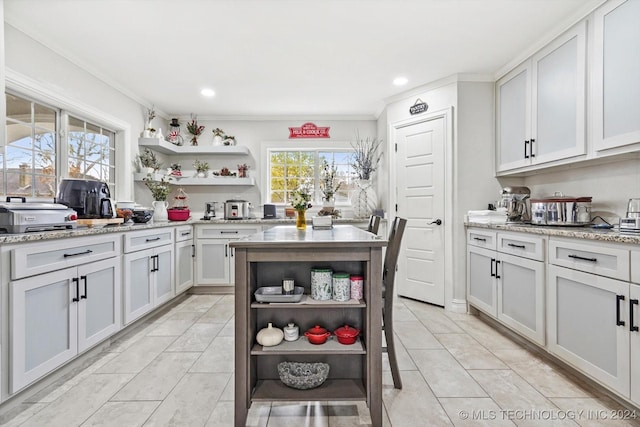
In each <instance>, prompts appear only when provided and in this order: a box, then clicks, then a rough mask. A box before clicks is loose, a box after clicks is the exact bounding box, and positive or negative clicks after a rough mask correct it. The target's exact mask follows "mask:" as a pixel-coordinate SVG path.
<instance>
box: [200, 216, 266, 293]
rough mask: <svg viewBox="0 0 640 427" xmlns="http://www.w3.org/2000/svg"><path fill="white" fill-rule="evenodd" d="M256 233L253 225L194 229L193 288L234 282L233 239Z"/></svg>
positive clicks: (210, 226)
mask: <svg viewBox="0 0 640 427" xmlns="http://www.w3.org/2000/svg"><path fill="white" fill-rule="evenodd" d="M258 231H260V226H254V225H241V224H239V225H234V224H229V225H226V224H219V225H197V226H196V285H216V286H233V285H234V283H235V268H234V265H235V261H234V256H233V255H234V252H233V250H232V248H230V247H229V243H230V242H231V241H233V240H237V239H240V238H242V237H243V236H248V235H251V234H254V233H257V232H258Z"/></svg>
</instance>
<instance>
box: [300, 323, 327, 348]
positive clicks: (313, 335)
mask: <svg viewBox="0 0 640 427" xmlns="http://www.w3.org/2000/svg"><path fill="white" fill-rule="evenodd" d="M330 335H331V332H329V331H327V330H326V329H325V328H321V327H320V326H319V325H316V326H314V327H313V328H311V329H308V330H307V331H306V332H305V333H304V336H305V337H307V338H308V339H309V342H310V343H311V344H324V343H325V341H327V338H329V336H330Z"/></svg>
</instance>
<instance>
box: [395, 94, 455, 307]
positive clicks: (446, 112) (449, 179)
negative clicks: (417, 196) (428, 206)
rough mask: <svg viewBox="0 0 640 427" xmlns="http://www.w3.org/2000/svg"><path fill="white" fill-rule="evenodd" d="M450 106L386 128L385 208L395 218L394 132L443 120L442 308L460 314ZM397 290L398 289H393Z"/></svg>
mask: <svg viewBox="0 0 640 427" xmlns="http://www.w3.org/2000/svg"><path fill="white" fill-rule="evenodd" d="M453 117H454V116H453V107H452V106H451V107H448V108H444V109H441V110H436V111H432V112H430V113H425V114H423V115H420V116H417V117H410V118H407V119H403V120H398V121H396V122H392V123H389V124H388V125H387V135H388V142H387V147H386V148H387V153H388V154H389V164H388V167H389V181H388V188H387V194H389V205H388V206H387V212H388V213H389V214H388V216H389V219H391V218H393V217H394V216H395V205H396V203H397V198H398V195H397V191H396V186H397V179H396V176H397V173H398V171H397V168H396V163H397V153H396V150H395V143H396V142H395V141H396V138H397V132H398V129H400V128H405V127H408V126H413V125H417V124H420V123H423V122H428V121H431V120H437V119H443V120H444V126H443V128H444V143H445V147H444V162H445V164H444V187H445V188H444V215H443V218H442V221H443V222H444V224H445V225H447V224H451V226H448V227H445V229H444V236H443V242H444V306H445V309H446V310H450V311H455V312H459V313H466V312H467V302H466V301H464V300H463V301H454V300H453V259H454V253H453V246H454V245H453V230H454V227H453V201H454V200H455V196H456V194H455V193H457V191H456V187H455V186H454V185H453V184H454V182H453V170H454V169H455V164H454V162H453V159H454V157H453V153H454V140H455V139H454V132H453ZM395 289H397V287H395Z"/></svg>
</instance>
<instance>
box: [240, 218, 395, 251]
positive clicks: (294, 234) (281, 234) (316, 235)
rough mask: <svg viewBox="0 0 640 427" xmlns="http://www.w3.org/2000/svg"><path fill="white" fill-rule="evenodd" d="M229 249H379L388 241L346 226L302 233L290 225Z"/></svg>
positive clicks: (259, 235)
mask: <svg viewBox="0 0 640 427" xmlns="http://www.w3.org/2000/svg"><path fill="white" fill-rule="evenodd" d="M229 245H230V246H231V247H232V248H267V249H268V248H273V249H274V250H276V251H277V250H279V249H282V248H320V247H330V248H335V247H338V246H339V247H340V248H347V247H353V248H356V247H382V246H386V245H387V241H386V240H384V239H381V238H380V237H378V236H376V235H374V234H372V233H369V232H367V231H365V230H362V229H360V228H357V227H354V226H352V225H348V224H336V225H334V226H333V227H332V228H330V229H313V227H311V226H310V225H309V226H307V228H306V229H305V230H298V229H297V228H295V227H292V226H284V225H280V226H276V227H273V228H270V229H268V230H265V231H263V232H261V233H257V234H253V235H251V236H247V237H245V238H243V239H240V240H237V241H233V242H231V243H229Z"/></svg>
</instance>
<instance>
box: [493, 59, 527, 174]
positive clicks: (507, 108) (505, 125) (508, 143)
mask: <svg viewBox="0 0 640 427" xmlns="http://www.w3.org/2000/svg"><path fill="white" fill-rule="evenodd" d="M529 65H530V61H527V62H525V63H524V64H523V65H521V66H519V67H518V68H516V69H515V70H513V71H511V72H510V73H509V74H507V75H506V76H504V77H503V78H501V79H500V80H499V81H498V82H497V83H496V91H497V94H496V101H497V103H498V105H497V117H496V121H497V123H496V125H497V129H496V131H497V133H498V135H497V136H498V138H497V144H498V146H497V150H496V154H497V155H498V159H497V160H496V164H497V171H498V172H501V171H506V170H510V169H515V168H519V167H523V166H528V165H530V164H531V158H530V156H529V151H530V147H529V138H530V129H531V72H530V69H529Z"/></svg>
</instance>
